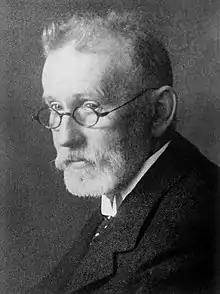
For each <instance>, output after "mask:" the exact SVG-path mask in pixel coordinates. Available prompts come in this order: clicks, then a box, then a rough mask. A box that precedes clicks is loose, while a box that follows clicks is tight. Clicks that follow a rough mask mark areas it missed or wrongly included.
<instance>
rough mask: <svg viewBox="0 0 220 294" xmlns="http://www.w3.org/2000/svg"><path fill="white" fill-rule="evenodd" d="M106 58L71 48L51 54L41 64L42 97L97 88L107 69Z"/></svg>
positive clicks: (102, 55)
mask: <svg viewBox="0 0 220 294" xmlns="http://www.w3.org/2000/svg"><path fill="white" fill-rule="evenodd" d="M110 63H111V60H110V57H109V55H108V54H95V53H89V54H88V53H82V52H78V51H75V50H74V49H73V47H72V46H65V47H64V48H61V49H58V50H56V51H53V52H51V53H50V54H49V55H48V57H47V59H46V61H45V64H44V68H43V73H42V85H43V89H44V96H55V97H56V96H68V95H69V94H71V92H72V94H74V93H75V92H76V93H77V92H86V91H89V90H92V89H93V88H98V87H100V86H101V85H100V83H101V80H102V79H103V77H104V75H105V73H106V72H108V68H109V67H110Z"/></svg>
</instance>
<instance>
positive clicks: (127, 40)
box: [42, 12, 176, 196]
mask: <svg viewBox="0 0 220 294" xmlns="http://www.w3.org/2000/svg"><path fill="white" fill-rule="evenodd" d="M43 44H44V49H45V55H46V62H45V65H44V70H43V75H42V83H43V88H44V98H45V101H46V103H47V104H48V106H49V107H51V108H52V109H54V110H56V111H58V112H59V113H64V112H68V113H70V112H71V113H72V112H73V111H74V109H75V108H77V107H82V108H80V109H83V111H84V112H85V113H86V111H87V110H88V111H91V110H89V109H91V108H92V109H94V110H95V111H97V112H98V113H103V112H107V111H111V110H112V109H114V108H116V107H118V106H120V105H122V104H123V103H126V102H127V101H129V100H131V99H132V98H133V97H134V96H135V95H137V94H138V93H139V92H141V91H143V90H144V89H150V88H154V89H157V90H152V91H146V92H145V93H144V94H142V95H141V96H140V97H139V98H138V99H136V100H134V101H133V102H131V103H129V104H126V105H125V106H124V107H121V108H120V109H118V110H116V111H113V112H111V113H109V114H108V115H106V116H105V117H100V119H99V120H98V122H97V124H96V125H94V126H92V127H85V126H82V125H80V124H78V123H77V122H76V120H74V119H73V118H72V117H70V116H67V115H64V116H63V117H62V122H61V124H60V126H59V127H57V128H55V129H53V130H52V135H53V141H54V145H55V148H56V151H57V158H56V161H55V163H56V166H57V168H58V169H60V170H63V171H64V180H65V184H66V187H67V189H68V190H69V192H70V193H72V194H75V195H79V196H87V195H90V196H100V195H102V194H107V195H111V194H112V193H114V192H115V191H116V190H118V189H120V188H121V187H123V186H124V185H126V184H127V183H128V182H129V180H130V179H131V178H132V177H133V176H134V174H135V173H136V172H137V170H138V169H139V168H140V167H141V165H142V164H143V162H144V161H145V160H146V159H147V158H148V157H149V156H150V155H152V153H153V152H155V151H156V150H157V149H158V148H159V147H160V145H161V138H162V137H163V135H164V134H165V133H166V132H167V130H168V129H169V128H170V126H171V124H172V120H173V117H174V115H175V107H176V100H175V99H176V98H175V94H174V92H173V90H172V88H171V87H172V70H171V65H170V60H169V57H168V54H167V52H166V50H165V49H164V47H163V46H162V44H161V43H160V42H159V41H158V40H157V39H156V38H155V37H153V36H152V34H151V32H149V30H143V29H141V19H139V18H138V16H137V15H136V16H135V15H132V14H123V15H119V14H116V13H114V12H111V13H109V14H108V15H107V16H106V17H105V18H101V17H98V16H94V15H85V16H73V17H71V18H70V19H69V20H67V21H66V22H63V23H60V24H59V25H58V24H57V25H56V24H52V26H51V27H49V28H48V29H46V30H44V34H43ZM84 112H83V113H84Z"/></svg>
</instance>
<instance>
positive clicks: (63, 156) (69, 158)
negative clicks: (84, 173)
mask: <svg viewBox="0 0 220 294" xmlns="http://www.w3.org/2000/svg"><path fill="white" fill-rule="evenodd" d="M76 161H85V162H86V163H90V164H91V163H94V159H91V157H89V156H86V155H85V152H68V153H66V152H59V153H58V154H57V157H56V158H55V159H54V163H55V166H56V168H57V169H58V170H65V169H66V168H67V167H68V166H70V165H71V164H72V163H73V162H76Z"/></svg>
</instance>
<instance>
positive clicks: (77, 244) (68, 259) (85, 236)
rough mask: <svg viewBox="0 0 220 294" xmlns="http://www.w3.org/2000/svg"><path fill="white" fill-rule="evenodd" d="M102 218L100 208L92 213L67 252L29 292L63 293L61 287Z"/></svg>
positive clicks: (83, 253)
mask: <svg viewBox="0 0 220 294" xmlns="http://www.w3.org/2000/svg"><path fill="white" fill-rule="evenodd" d="M102 219H103V216H102V215H101V213H100V210H98V211H95V212H93V213H92V215H91V216H90V217H89V219H88V221H87V223H86V225H85V226H84V227H83V229H82V232H81V233H80V236H79V237H78V238H77V240H75V241H74V243H73V246H72V247H71V249H70V250H69V251H68V253H67V254H65V255H64V256H63V258H62V259H61V261H60V262H59V264H58V265H57V266H56V267H55V268H54V269H53V271H52V272H51V273H50V275H49V276H46V277H45V278H44V279H43V280H42V281H41V283H39V284H38V285H37V287H36V288H34V291H33V289H32V291H31V294H34V293H36V294H37V293H41V294H42V293H64V292H63V288H64V287H65V285H66V284H67V283H68V281H69V280H71V278H72V276H73V273H74V270H75V269H76V268H77V267H78V265H79V263H80V261H81V260H82V259H83V257H84V255H85V254H86V252H87V249H88V246H89V242H90V241H91V239H92V237H93V235H94V233H95V231H96V228H97V226H98V225H99V224H100V222H101V221H102Z"/></svg>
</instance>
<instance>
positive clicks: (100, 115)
mask: <svg viewBox="0 0 220 294" xmlns="http://www.w3.org/2000/svg"><path fill="white" fill-rule="evenodd" d="M154 90H157V88H148V89H145V90H143V91H141V92H140V93H139V94H138V95H136V96H135V97H134V98H132V99H131V100H129V101H127V102H125V103H124V104H122V105H119V106H118V107H116V108H114V109H112V110H109V111H106V112H102V113H100V112H97V111H95V113H96V114H97V115H98V116H99V117H103V116H106V115H108V114H109V113H111V112H113V111H115V110H118V109H119V108H121V107H123V106H125V105H127V104H129V103H130V102H132V101H134V100H135V99H137V98H139V97H140V96H141V95H143V94H144V93H145V92H147V91H154Z"/></svg>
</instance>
